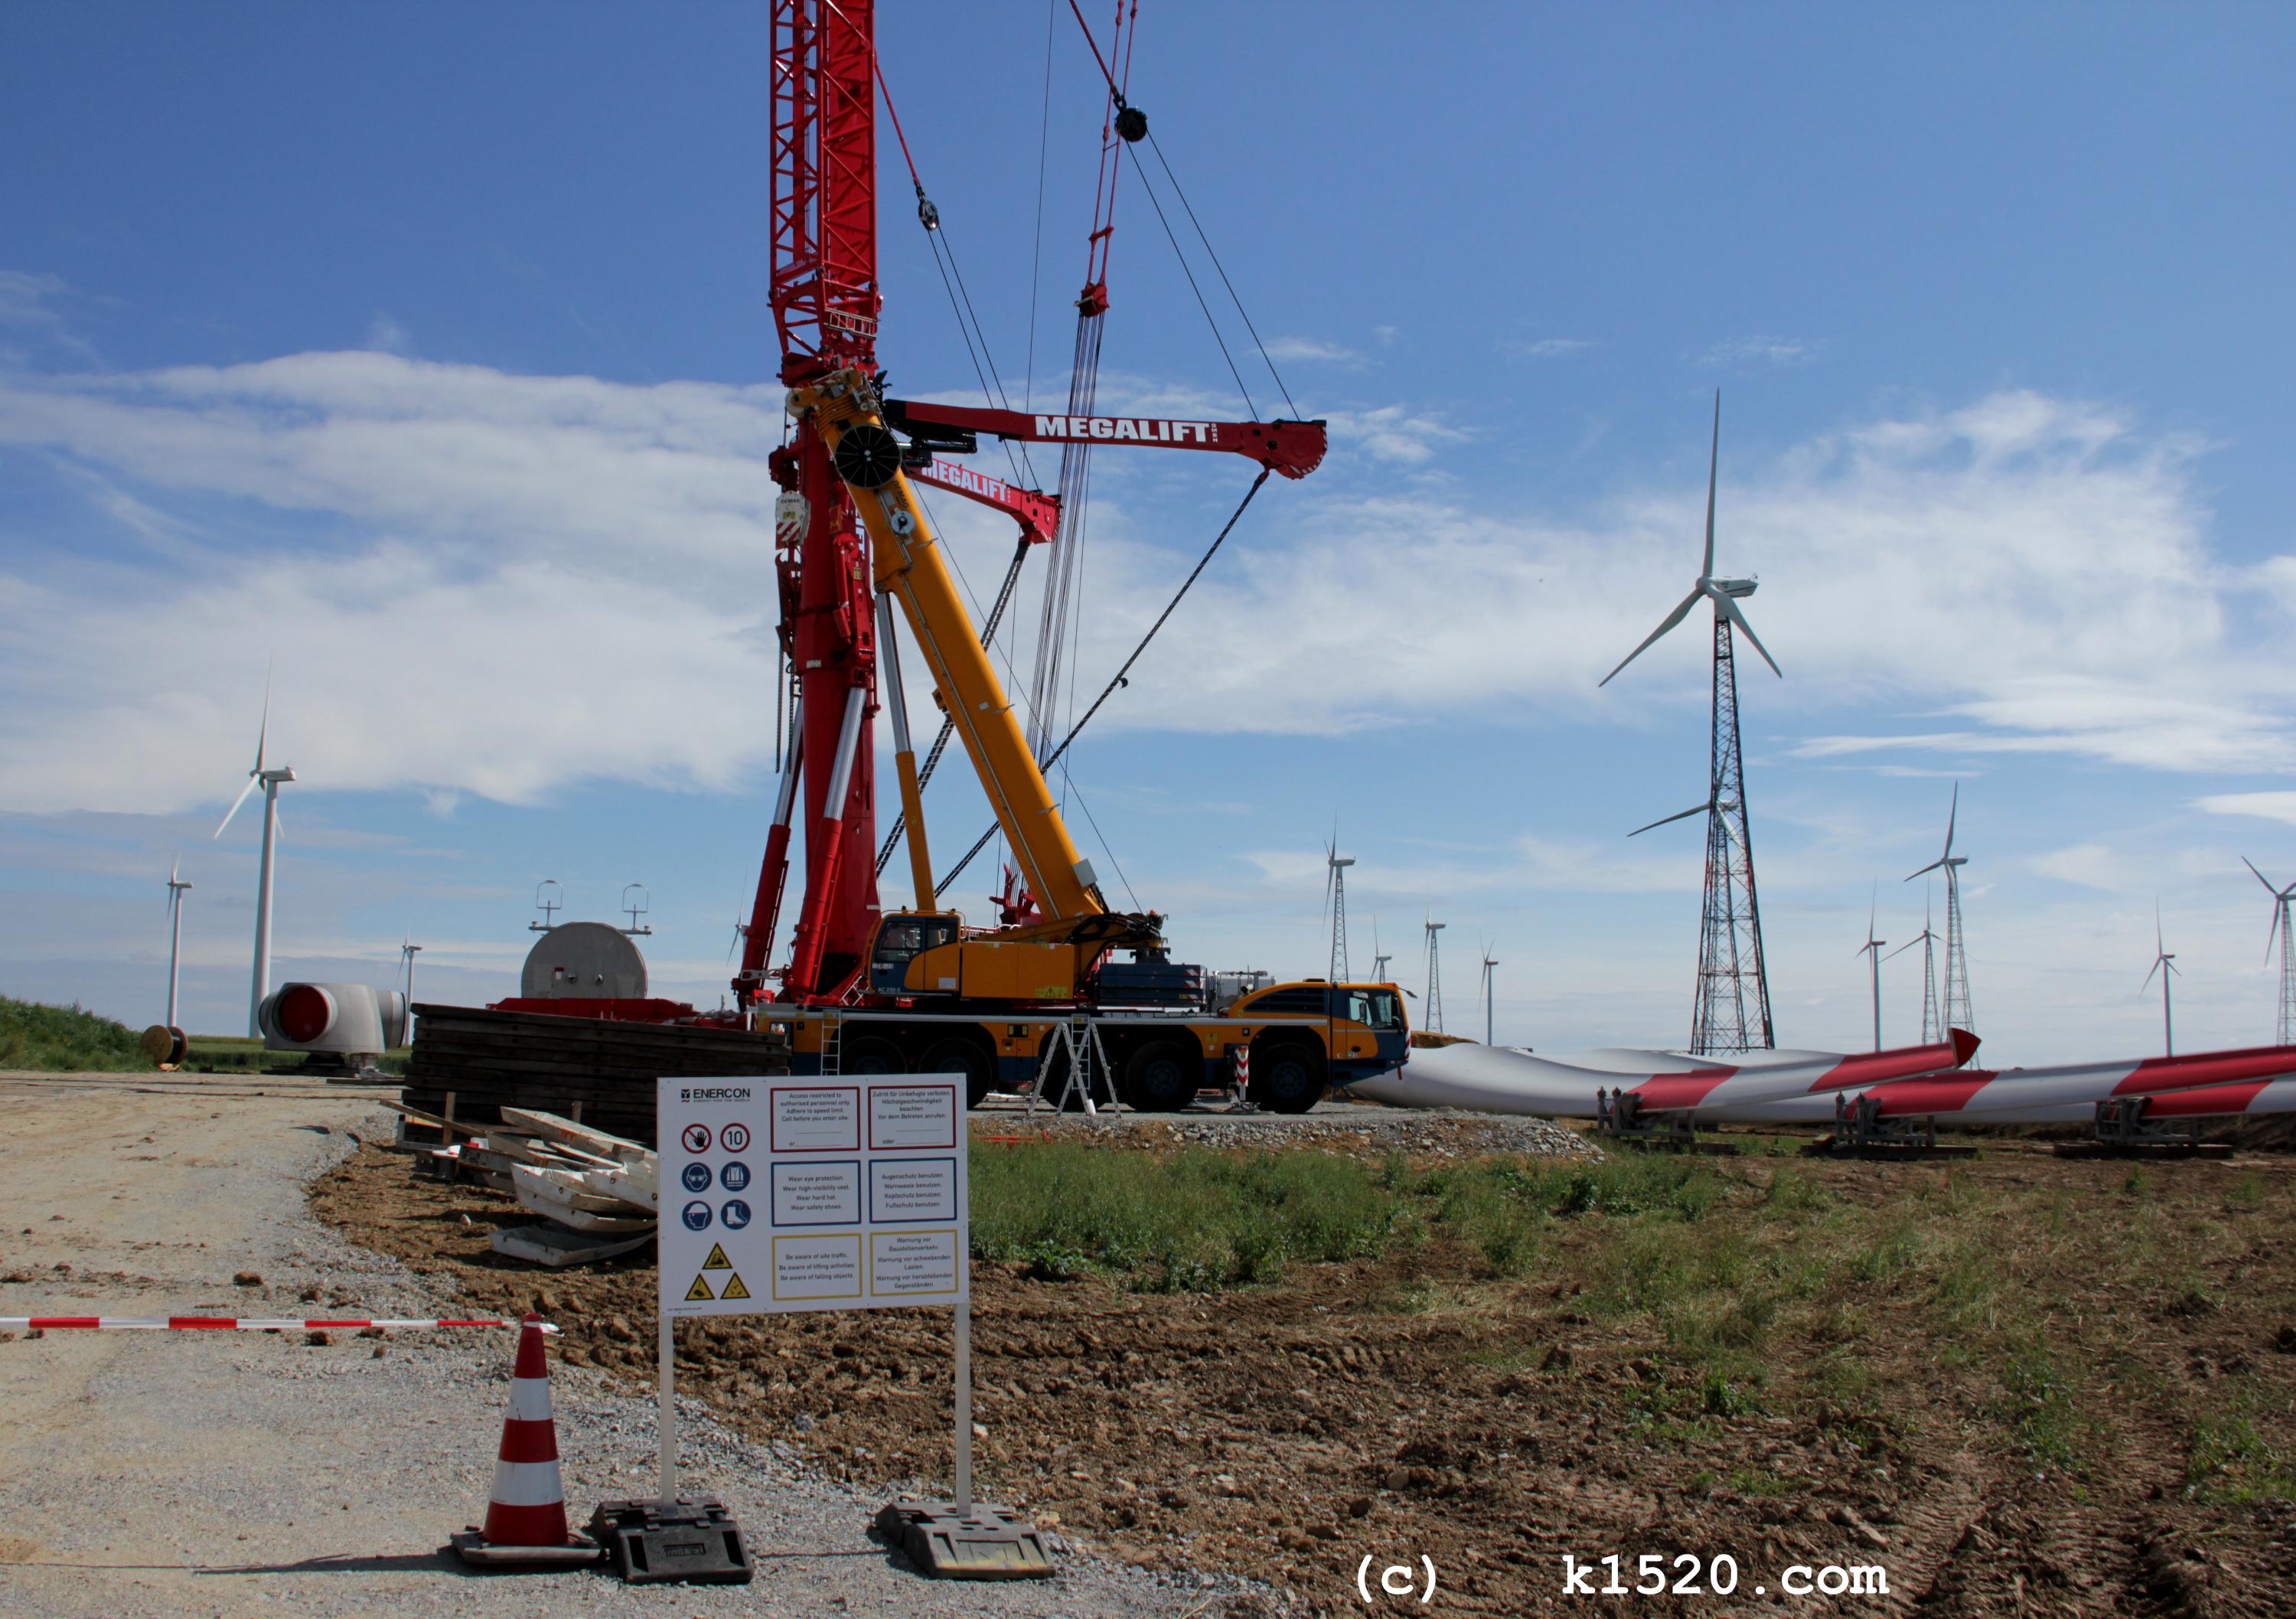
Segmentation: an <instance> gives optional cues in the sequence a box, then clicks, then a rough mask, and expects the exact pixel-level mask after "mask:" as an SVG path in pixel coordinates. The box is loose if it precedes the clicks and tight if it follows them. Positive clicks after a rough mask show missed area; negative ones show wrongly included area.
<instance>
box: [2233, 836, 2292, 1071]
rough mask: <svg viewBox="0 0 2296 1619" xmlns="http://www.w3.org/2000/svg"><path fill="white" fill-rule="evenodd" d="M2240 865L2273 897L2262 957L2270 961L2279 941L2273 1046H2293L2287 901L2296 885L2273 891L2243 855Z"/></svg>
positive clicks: (2264, 878) (2254, 863)
mask: <svg viewBox="0 0 2296 1619" xmlns="http://www.w3.org/2000/svg"><path fill="white" fill-rule="evenodd" d="M2240 863H2241V864H2242V865H2243V866H2245V867H2248V868H2249V870H2251V872H2255V873H2256V880H2257V881H2258V882H2259V883H2263V884H2264V892H2266V893H2267V894H2270V895H2271V896H2272V931H2271V932H2270V933H2267V934H2266V935H2265V936H2264V958H2265V959H2266V960H2267V961H2269V960H2271V959H2272V945H2273V941H2274V940H2278V941H2279V942H2280V1027H2279V1031H2278V1033H2279V1038H2278V1040H2276V1041H2275V1044H2277V1045H2282V1046H2296V937H2292V935H2291V934H2290V933H2289V924H2290V922H2291V920H2292V918H2291V916H2290V915H2289V909H2288V907H2289V901H2290V900H2296V883H2290V884H2289V885H2288V886H2287V887H2285V888H2275V887H2273V885H2272V883H2271V880H2270V879H2269V878H2267V876H2266V875H2264V874H2263V873H2262V872H2260V871H2257V870H2256V862H2255V861H2253V860H2251V859H2249V858H2248V857H2247V856H2246V855H2243V856H2241V858H2240Z"/></svg>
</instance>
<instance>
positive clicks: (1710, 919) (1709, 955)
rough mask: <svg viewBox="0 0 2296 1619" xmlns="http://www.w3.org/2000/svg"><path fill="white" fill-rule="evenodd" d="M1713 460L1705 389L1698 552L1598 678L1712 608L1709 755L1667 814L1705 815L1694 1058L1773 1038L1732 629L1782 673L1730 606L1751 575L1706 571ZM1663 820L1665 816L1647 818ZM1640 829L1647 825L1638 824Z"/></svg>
mask: <svg viewBox="0 0 2296 1619" xmlns="http://www.w3.org/2000/svg"><path fill="white" fill-rule="evenodd" d="M1721 466H1722V394H1721V390H1715V394H1714V442H1713V447H1712V449H1711V453H1710V457H1709V460H1708V463H1707V469H1706V555H1705V561H1704V563H1702V566H1701V567H1700V569H1699V573H1698V578H1697V579H1695V580H1694V581H1693V583H1692V584H1691V587H1690V594H1689V595H1687V596H1684V597H1683V598H1682V600H1681V601H1680V602H1679V603H1677V604H1676V606H1675V609H1674V611H1673V612H1669V613H1668V614H1667V615H1666V617H1665V618H1663V619H1661V620H1660V621H1659V627H1658V628H1657V629H1653V630H1652V631H1651V632H1650V634H1649V635H1648V636H1646V637H1644V638H1643V644H1642V645H1640V646H1637V647H1636V648H1635V649H1634V651H1632V652H1630V653H1628V654H1627V655H1626V656H1625V657H1624V658H1622V659H1620V662H1619V668H1618V669H1614V670H1611V672H1610V673H1609V674H1607V675H1604V676H1603V678H1602V680H1601V681H1600V682H1599V684H1600V685H1602V686H1608V685H1609V684H1610V683H1611V681H1612V680H1613V679H1615V678H1618V674H1619V670H1622V669H1624V668H1626V666H1627V665H1628V664H1629V663H1631V662H1634V661H1635V660H1636V658H1639V657H1640V656H1642V655H1643V653H1644V652H1645V651H1647V650H1648V649H1649V648H1650V646H1651V645H1652V643H1653V642H1655V641H1656V640H1658V638H1659V637H1661V636H1663V635H1665V634H1666V633H1667V631H1669V630H1670V629H1673V628H1674V627H1675V626H1676V625H1677V624H1679V623H1681V622H1682V620H1684V619H1685V618H1687V617H1689V616H1690V610H1691V609H1692V608H1693V607H1695V606H1696V605H1698V604H1699V603H1700V602H1702V601H1706V602H1711V603H1712V604H1713V605H1714V707H1713V715H1712V732H1711V737H1710V752H1709V754H1708V766H1707V793H1706V801H1705V802H1704V803H1702V804H1701V805H1699V806H1697V808H1696V809H1686V810H1685V811H1683V813H1682V814H1681V815H1674V816H1669V817H1667V820H1681V819H1683V818H1685V817H1687V816H1692V815H1695V814H1697V813H1698V812H1699V810H1701V809H1702V810H1704V811H1705V812H1706V893H1705V900H1704V903H1703V905H1702V908H1701V910H1700V913H1699V924H1698V987H1697V993H1696V996H1695V998H1694V999H1693V1001H1692V1003H1691V1015H1690V1049H1691V1050H1692V1051H1693V1052H1694V1053H1697V1054H1699V1055H1702V1056H1703V1055H1708V1054H1710V1053H1716V1052H1731V1051H1748V1050H1756V1049H1762V1050H1767V1049H1769V1048H1773V1047H1775V1045H1776V1044H1777V1037H1776V1032H1775V1029H1774V1027H1773V1025H1772V1023H1771V1021H1770V986H1769V978H1768V976H1767V973H1766V972H1765V971H1764V968H1763V965H1762V912H1761V905H1760V902H1759V900H1758V898H1757V896H1756V893H1755V888H1754V843H1753V838H1752V835H1751V832H1750V830H1749V826H1748V823H1747V818H1746V770H1745V758H1744V752H1743V749H1742V748H1741V747H1740V745H1739V740H1738V672H1737V662H1736V658H1735V656H1734V652H1733V646H1734V643H1733V641H1732V638H1731V632H1732V631H1733V629H1736V630H1740V631H1743V632H1744V634H1745V637H1746V639H1747V640H1748V641H1749V642H1751V643H1752V645H1753V648H1754V650H1755V651H1756V652H1757V653H1760V654H1761V658H1762V662H1765V663H1767V664H1768V665H1769V666H1770V672H1771V673H1772V674H1782V673H1783V671H1782V670H1779V668H1778V664H1777V660H1776V659H1775V658H1773V657H1771V656H1770V653H1769V649H1768V648H1767V647H1766V646H1764V645H1762V641H1761V637H1759V636H1757V635H1756V634H1755V633H1754V627H1753V626H1752V625H1751V624H1749V623H1748V622H1747V621H1746V615H1745V614H1744V612H1742V611H1740V609H1739V606H1738V604H1739V602H1740V601H1742V600H1743V599H1744V598H1745V597H1747V596H1751V595H1753V594H1754V588H1755V581H1754V580H1752V579H1723V578H1721V577H1720V576H1718V574H1716V572H1715V571H1714V502H1715V489H1716V485H1717V483H1718V481H1719V477H1720V473H1721ZM1651 825H1652V826H1665V825H1666V821H1653V822H1652V823H1651ZM1641 830H1642V831H1644V832H1647V831H1649V830H1650V827H1649V826H1645V827H1643V828H1641Z"/></svg>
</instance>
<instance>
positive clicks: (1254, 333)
mask: <svg viewBox="0 0 2296 1619" xmlns="http://www.w3.org/2000/svg"><path fill="white" fill-rule="evenodd" d="M1148 148H1149V150H1150V151H1152V152H1154V153H1155V154H1156V161H1157V164H1158V165H1159V166H1160V168H1162V169H1163V170H1164V177H1165V178H1166V179H1168V180H1169V181H1170V182H1171V183H1172V194H1173V195H1174V196H1176V197H1177V198H1179V199H1180V206H1181V207H1182V208H1184V209H1185V210H1187V213H1188V223H1189V224H1191V225H1193V226H1195V227H1196V240H1197V241H1199V242H1202V243H1203V244H1204V252H1205V253H1206V254H1207V255H1208V256H1209V257H1210V259H1211V261H1212V268H1214V269H1216V270H1218V272H1219V278H1220V285H1222V286H1224V287H1226V289H1227V296H1228V301H1229V302H1231V303H1233V304H1234V305H1235V312H1236V313H1237V314H1238V315H1240V316H1242V317H1243V329H1244V330H1245V331H1247V332H1249V333H1251V342H1252V346H1253V347H1254V348H1256V349H1259V359H1260V363H1261V364H1262V365H1264V366H1267V374H1268V375H1269V376H1272V377H1274V378H1275V389H1276V391H1277V392H1279V393H1281V394H1282V395H1283V402H1284V403H1285V404H1286V405H1289V406H1291V407H1292V415H1294V416H1295V417H1296V416H1298V415H1299V414H1300V406H1299V403H1298V402H1297V401H1296V400H1294V399H1292V390H1290V389H1289V388H1286V387H1284V385H1283V373H1282V372H1280V371H1278V370H1276V369H1275V357H1274V356H1272V355H1270V354H1269V353H1268V352H1267V344H1266V343H1265V342H1263V341H1260V336H1259V327H1258V326H1255V325H1252V324H1251V310H1249V309H1247V308H1244V307H1243V300H1242V299H1241V298H1239V297H1237V296H1236V291H1235V283H1234V282H1232V281H1230V280H1229V279H1228V278H1227V267H1226V265H1224V264H1222V263H1221V262H1220V256H1219V250H1218V248H1216V247H1214V246H1213V245H1212V239H1211V238H1210V236H1208V235H1206V234H1204V225H1203V221H1202V220H1201V219H1199V218H1196V210H1195V205H1194V204H1193V203H1192V202H1190V201H1188V193H1187V191H1186V189H1185V187H1183V186H1182V185H1181V184H1180V177H1179V176H1177V175H1176V174H1174V173H1173V172H1172V164H1171V160H1169V159H1168V158H1167V157H1165V155H1164V149H1163V147H1161V146H1160V145H1159V144H1157V142H1156V134H1155V131H1153V130H1151V131H1149V133H1148ZM1133 161H1134V162H1135V163H1138V162H1139V159H1138V158H1135V159H1133ZM1142 183H1143V184H1145V183H1146V181H1145V178H1143V182H1142Z"/></svg>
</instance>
